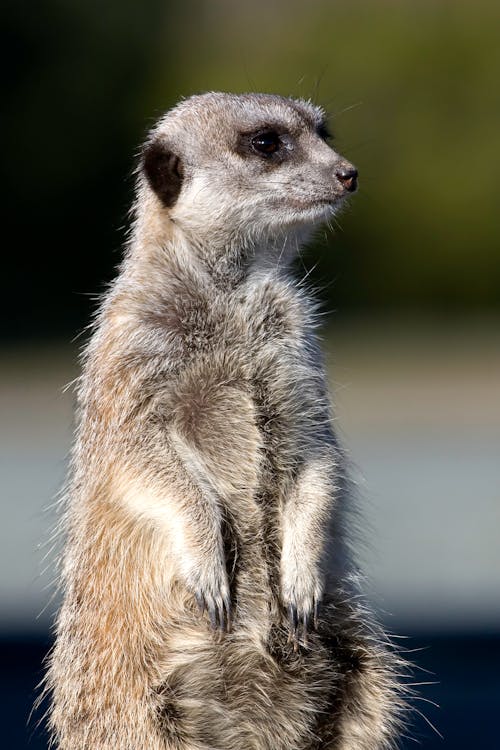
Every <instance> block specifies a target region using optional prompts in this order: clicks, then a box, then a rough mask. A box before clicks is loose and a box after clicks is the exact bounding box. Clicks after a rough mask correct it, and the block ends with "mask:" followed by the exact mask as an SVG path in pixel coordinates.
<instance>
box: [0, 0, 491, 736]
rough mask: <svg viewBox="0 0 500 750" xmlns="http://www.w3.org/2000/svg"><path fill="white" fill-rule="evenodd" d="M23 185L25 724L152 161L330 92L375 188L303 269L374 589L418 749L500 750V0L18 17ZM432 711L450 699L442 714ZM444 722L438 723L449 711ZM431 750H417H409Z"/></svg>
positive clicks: (15, 289) (5, 412) (6, 521)
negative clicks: (159, 131)
mask: <svg viewBox="0 0 500 750" xmlns="http://www.w3.org/2000/svg"><path fill="white" fill-rule="evenodd" d="M2 20H3V39H2V45H1V47H0V49H1V55H2V56H3V60H2V63H3V64H2V70H3V73H4V79H5V84H6V85H5V93H4V97H3V104H4V115H3V118H2V128H3V134H2V135H3V138H2V143H3V149H2V159H1V160H0V168H1V169H2V171H3V174H2V181H1V185H2V188H3V190H4V193H5V194H4V197H3V204H4V206H5V207H6V209H7V210H6V216H5V219H4V222H3V239H4V253H3V257H2V266H3V278H4V280H5V281H4V285H3V289H2V295H0V298H1V300H0V301H1V304H2V305H3V306H4V309H3V310H2V314H1V315H0V325H1V327H0V364H1V369H0V401H1V406H2V412H1V413H2V418H1V422H0V444H1V451H0V457H1V459H0V460H1V472H2V473H1V475H2V495H1V498H2V516H3V522H2V524H1V529H0V535H1V536H0V601H1V610H0V652H1V657H2V658H1V673H0V677H1V680H0V693H1V695H0V705H1V706H2V711H4V712H5V718H4V721H3V726H4V739H5V743H6V747H9V748H23V747H31V748H43V747H46V738H45V737H44V733H43V729H41V728H37V727H36V721H37V718H40V715H38V716H36V717H35V718H34V719H33V720H32V721H31V723H30V725H29V726H28V727H27V719H28V714H29V711H30V708H31V705H32V702H33V699H34V695H35V685H36V683H37V681H38V680H39V679H40V677H41V674H42V667H41V661H42V658H43V655H44V653H46V650H47V648H48V646H49V645H50V640H51V638H50V626H51V622H52V619H53V615H54V612H55V610H56V608H57V600H52V601H51V597H52V594H53V584H52V572H51V570H52V569H51V567H50V565H49V568H48V570H45V568H46V566H47V564H48V562H47V561H46V560H44V556H45V554H46V553H47V552H49V561H50V559H51V557H53V553H50V543H49V542H48V540H49V537H50V530H51V528H52V526H53V524H54V518H55V515H54V511H53V508H51V505H52V503H53V497H54V495H55V493H56V492H57V490H58V489H59V487H60V486H61V483H62V481H63V478H64V474H65V466H66V458H65V457H66V455H67V452H68V449H69V446H70V442H71V434H72V420H73V416H72V414H73V397H72V394H71V392H70V391H68V392H65V393H63V387H64V385H65V384H66V383H68V382H69V381H71V380H72V379H73V378H74V377H75V376H76V374H77V372H78V370H77V363H76V357H77V353H78V346H79V343H80V342H81V341H84V340H85V335H83V336H82V337H81V339H80V340H79V341H74V336H75V334H77V333H79V332H81V331H82V330H83V328H84V326H85V325H86V324H87V323H88V321H89V318H90V315H91V313H92V310H93V309H94V307H95V302H94V301H93V299H92V298H93V296H95V295H96V294H97V293H99V292H100V291H102V289H103V288H104V284H105V282H106V281H107V280H109V279H111V278H112V277H113V274H114V267H115V266H116V264H117V263H118V261H119V258H120V245H121V242H122V240H123V227H124V226H125V225H126V215H127V209H128V206H129V204H130V201H131V195H132V193H131V190H132V180H131V177H130V175H131V172H132V168H133V165H134V154H136V153H137V150H138V147H139V144H140V143H141V140H142V139H143V137H144V134H145V132H146V131H147V129H148V127H149V126H150V125H151V124H152V122H153V121H154V119H155V118H156V117H157V116H158V115H159V114H161V113H162V112H163V111H164V110H165V109H167V108H168V107H170V106H171V105H173V104H174V103H175V102H176V101H177V100H178V98H179V97H180V96H183V95H188V94H191V93H195V92H199V91H205V90H209V89H215V90H228V91H236V92H238V91H247V90H260V91H272V92H277V93H282V94H287V95H288V94H289V95H296V96H305V97H311V98H313V99H314V100H315V101H317V102H319V103H321V104H323V105H324V106H325V107H326V108H327V110H328V111H329V112H330V114H331V125H332V129H333V131H334V133H335V136H336V140H335V143H334V145H335V147H336V148H338V150H339V151H340V152H341V153H342V154H344V155H345V156H346V157H348V158H349V159H351V160H352V161H353V162H354V163H355V164H356V165H357V167H358V168H359V171H360V185H361V188H360V191H359V193H358V195H356V196H355V198H354V200H353V201H352V203H351V206H350V208H349V209H348V210H347V211H346V212H345V213H344V215H343V216H342V217H340V219H339V221H338V225H339V226H338V227H337V228H336V231H335V234H334V235H332V236H330V235H327V234H326V233H324V232H320V233H319V234H318V237H317V239H316V241H315V242H314V243H313V246H312V247H311V248H310V250H309V251H308V252H307V253H306V254H305V256H304V258H303V262H302V263H301V264H299V267H298V273H299V274H304V275H305V274H306V273H307V272H308V271H310V270H311V269H313V270H312V271H311V273H310V276H309V279H310V281H311V283H312V284H313V285H314V286H315V287H317V288H318V289H319V290H320V295H321V297H322V300H323V303H324V310H325V313H326V314H325V327H324V331H323V337H324V345H325V348H326V349H327V354H328V362H329V371H330V374H331V384H332V390H333V392H334V395H335V400H336V405H337V407H336V415H337V422H338V429H339V431H340V433H341V435H342V437H343V439H344V442H345V444H346V445H347V446H348V449H349V452H350V455H351V459H352V464H353V467H352V471H353V475H354V477H355V479H356V481H357V483H358V488H359V493H358V494H359V497H360V508H361V513H360V522H359V526H360V532H361V533H360V536H361V538H362V539H363V540H364V541H360V543H359V553H358V554H359V558H360V561H361V563H362V565H363V569H364V571H365V573H366V575H367V579H368V582H367V591H368V594H369V596H370V597H371V599H372V600H373V601H374V604H375V605H376V606H377V608H378V611H379V612H380V613H381V617H382V618H383V620H384V621H385V623H386V625H387V627H388V628H389V629H390V630H391V631H392V632H394V633H396V634H398V635H402V636H406V638H405V639H402V640H401V641H399V640H398V643H400V644H401V645H402V646H403V647H404V648H405V649H407V650H408V651H409V652H410V653H409V658H410V659H411V660H412V661H413V662H414V664H415V671H414V678H413V679H414V681H415V682H418V683H420V682H423V683H427V682H434V683H435V684H429V685H422V686H420V687H419V688H418V690H419V692H420V697H421V699H422V700H419V701H416V702H415V704H414V705H415V707H416V708H417V709H418V711H421V712H422V713H423V714H424V716H425V717H426V719H428V721H430V722H431V723H432V724H433V725H434V726H436V727H437V729H438V730H439V732H440V733H441V734H442V735H443V739H441V738H440V737H439V736H438V735H437V734H436V733H435V732H434V731H433V730H432V729H431V727H430V726H429V725H428V724H427V723H426V720H425V718H423V717H422V716H420V715H419V714H418V713H416V714H415V717H414V721H413V724H412V726H411V728H409V730H408V734H409V736H410V737H411V738H413V739H417V740H418V741H419V742H420V743H421V744H422V745H423V746H424V747H426V748H443V747H449V748H454V749H455V750H460V749H461V748H471V747H474V748H488V749H489V748H493V747H496V746H497V745H498V740H497V732H496V726H495V719H496V714H497V712H498V708H499V706H500V679H499V677H498V675H499V674H500V597H499V592H500V544H499V529H500V460H499V449H500V326H499V322H500V222H499V221H498V165H499V163H500V96H499V93H498V80H499V77H500V44H499V43H498V31H499V28H500V6H499V5H498V2H497V0H456V1H455V2H453V3H451V2H448V1H447V0H432V1H431V0H421V1H419V2H417V0H415V1H411V0H400V1H399V2H398V1H396V0H378V1H377V2H376V1H375V0H357V1H356V2H351V3H347V2H341V1H340V0H339V1H336V0H329V1H327V0H312V1H311V2H308V3H306V2H304V1H301V2H299V0H287V1H285V0H276V1H275V2H274V3H269V2H263V1H262V0H254V2H253V3H251V4H237V3H234V2H230V1H229V0H213V1H212V2H202V1H201V0H187V2H183V3H181V2H180V1H179V0H176V1H175V2H171V3H166V2H160V0H143V2H140V3H139V2H133V0H120V2H118V0H108V2H107V3H106V4H102V3H97V2H95V1H94V0H89V1H88V2H83V0H73V2H69V0H43V2H41V3H37V4H33V3H27V2H22V1H21V2H15V3H14V2H10V1H8V2H6V3H5V4H4V9H3V12H2ZM428 701H431V702H428ZM433 703H437V704H439V706H440V708H437V707H436V706H434V705H433ZM403 746H404V747H405V748H410V747H413V746H414V742H413V741H412V739H405V740H404V741H403Z"/></svg>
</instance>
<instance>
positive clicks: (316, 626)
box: [313, 599, 319, 630]
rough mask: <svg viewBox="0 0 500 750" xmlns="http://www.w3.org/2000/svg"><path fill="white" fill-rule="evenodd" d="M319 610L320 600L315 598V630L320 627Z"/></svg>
mask: <svg viewBox="0 0 500 750" xmlns="http://www.w3.org/2000/svg"><path fill="white" fill-rule="evenodd" d="M318 610H319V602H318V600H317V599H315V600H314V614H313V628H314V630H317V629H318Z"/></svg>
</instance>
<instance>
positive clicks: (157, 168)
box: [142, 141, 184, 208]
mask: <svg viewBox="0 0 500 750" xmlns="http://www.w3.org/2000/svg"><path fill="white" fill-rule="evenodd" d="M142 167H143V169H144V172H145V174H146V177H147V179H148V182H149V184H150V186H151V187H152V188H153V190H154V191H155V193H156V195H157V196H158V198H159V199H160V200H161V202H162V203H163V205H164V206H166V207H167V208H171V207H172V206H173V205H174V204H175V202H176V200H177V198H178V196H179V193H180V191H181V187H182V181H183V178H184V169H183V167H182V161H181V159H180V157H179V156H177V154H174V152H173V151H171V150H170V149H169V148H168V147H167V146H166V145H165V144H164V143H161V142H160V141H153V143H150V144H149V145H148V146H146V148H145V149H144V152H143V155H142Z"/></svg>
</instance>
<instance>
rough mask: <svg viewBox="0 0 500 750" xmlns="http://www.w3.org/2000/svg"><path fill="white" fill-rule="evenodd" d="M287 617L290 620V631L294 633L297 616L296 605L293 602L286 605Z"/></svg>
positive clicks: (295, 631) (297, 621)
mask: <svg viewBox="0 0 500 750" xmlns="http://www.w3.org/2000/svg"><path fill="white" fill-rule="evenodd" d="M288 619H289V620H290V626H291V629H292V633H294V634H296V633H297V626H298V623H299V620H298V616H297V607H296V606H295V605H294V604H289V605H288Z"/></svg>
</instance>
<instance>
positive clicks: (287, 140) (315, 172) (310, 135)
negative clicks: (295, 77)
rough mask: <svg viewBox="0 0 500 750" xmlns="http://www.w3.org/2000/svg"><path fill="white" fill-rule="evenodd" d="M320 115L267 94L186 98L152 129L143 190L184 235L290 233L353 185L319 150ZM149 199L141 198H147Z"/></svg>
mask: <svg viewBox="0 0 500 750" xmlns="http://www.w3.org/2000/svg"><path fill="white" fill-rule="evenodd" d="M328 138H329V133H328V129H327V125H326V118H325V113H324V112H323V110H322V109H320V108H319V107H316V106H313V105H312V104H311V103H310V102H307V101H303V100H297V99H287V98H284V97H281V96H274V95H268V94H244V95H232V94H223V93H209V94H203V95H199V96H193V97H191V98H189V99H187V100H185V101H183V102H181V103H180V104H179V105H177V106H176V107H175V108H174V109H172V110H171V111H169V112H167V114H166V115H165V116H164V117H163V118H162V119H161V120H160V121H159V123H158V124H157V125H156V127H155V128H154V129H153V130H152V132H151V133H150V135H149V138H148V140H147V142H146V144H145V146H144V150H143V154H142V160H141V170H142V172H141V179H142V187H143V191H146V193H148V194H149V195H150V194H153V195H154V200H153V202H152V203H151V202H150V203H149V206H150V210H151V207H152V206H155V210H158V211H159V212H160V213H161V214H162V215H163V216H164V217H165V220H166V221H173V222H174V223H175V224H176V225H177V226H178V227H179V228H180V229H181V230H182V231H183V232H185V233H186V234H188V235H189V236H190V237H191V238H192V239H194V238H203V240H204V241H205V242H207V241H210V239H211V238H212V239H216V240H218V241H219V242H221V243H222V244H224V243H227V242H228V241H230V242H231V241H234V240H240V241H241V240H247V239H248V240H251V239H252V238H258V237H262V236H266V237H268V238H269V237H272V236H273V235H275V236H282V235H283V233H285V234H286V233H290V234H293V233H294V232H295V233H297V232H300V230H301V229H302V228H303V227H305V226H311V225H314V224H317V223H318V222H321V221H323V220H325V219H327V218H328V217H329V216H331V215H332V214H333V213H334V212H335V211H336V210H337V209H338V207H339V205H340V204H341V202H342V200H343V199H344V198H345V196H346V195H348V194H349V193H352V192H353V191H354V190H355V189H356V184H357V171H356V169H355V168H354V167H353V165H352V164H350V163H349V162H348V161H346V160H345V159H344V158H343V157H341V156H340V155H339V154H337V153H336V152H335V151H334V150H333V149H332V148H331V147H330V146H329V145H328V142H327V141H328ZM150 197H151V195H150Z"/></svg>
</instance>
